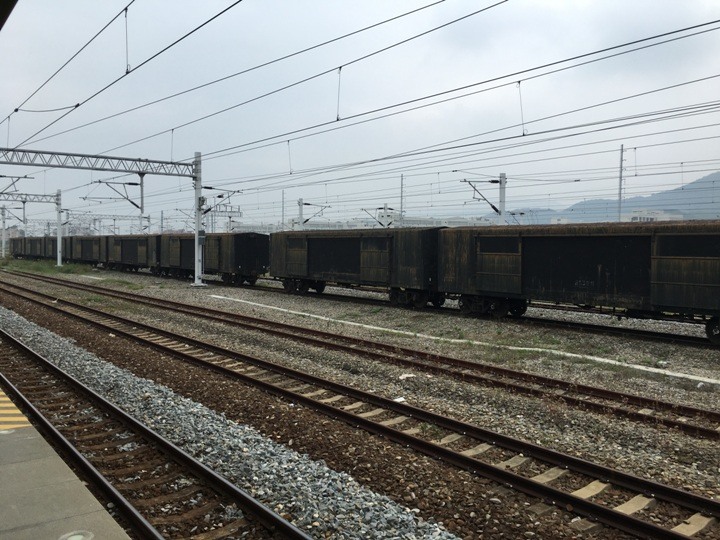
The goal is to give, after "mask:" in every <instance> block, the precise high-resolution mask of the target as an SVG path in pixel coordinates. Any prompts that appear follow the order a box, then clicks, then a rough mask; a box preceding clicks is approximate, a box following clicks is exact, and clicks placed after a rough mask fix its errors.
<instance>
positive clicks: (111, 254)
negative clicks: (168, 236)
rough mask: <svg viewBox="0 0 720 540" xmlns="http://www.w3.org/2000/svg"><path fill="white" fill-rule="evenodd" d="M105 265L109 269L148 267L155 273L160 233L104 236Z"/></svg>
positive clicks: (131, 269)
mask: <svg viewBox="0 0 720 540" xmlns="http://www.w3.org/2000/svg"><path fill="white" fill-rule="evenodd" d="M104 238H106V239H107V267H108V268H110V269H111V270H129V271H134V272H137V271H138V270H140V269H150V270H151V271H153V272H154V273H157V268H158V265H159V264H160V260H159V259H160V251H159V243H160V235H157V234H151V235H137V234H136V235H117V236H106V237H104Z"/></svg>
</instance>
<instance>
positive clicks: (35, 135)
mask: <svg viewBox="0 0 720 540" xmlns="http://www.w3.org/2000/svg"><path fill="white" fill-rule="evenodd" d="M242 1H243V0H236V1H235V2H233V3H232V4H231V5H230V6H228V7H226V8H225V9H223V10H222V11H220V12H219V13H217V14H215V15H213V16H212V17H210V18H209V19H208V20H206V21H205V22H203V23H202V24H200V25H198V26H196V27H195V28H193V29H192V30H190V31H189V32H187V33H185V34H184V35H183V36H181V37H179V38H178V39H176V40H175V41H173V42H172V43H170V44H169V45H167V46H165V47H164V48H162V49H161V50H160V51H158V52H156V53H155V54H153V55H152V56H150V57H149V58H146V59H145V60H143V61H142V62H141V63H140V64H138V65H137V66H135V67H134V68H132V69H127V70H126V72H125V73H124V74H123V75H121V76H120V77H118V78H116V79H115V80H113V81H112V82H110V83H108V84H107V85H105V86H104V87H102V88H101V89H100V90H98V91H96V92H95V93H93V94H91V95H90V96H89V97H87V98H85V99H84V100H82V101H80V102H78V104H77V105H76V106H75V107H73V108H72V109H71V110H70V111H68V112H66V113H65V114H63V115H62V116H60V117H59V118H56V119H55V120H53V121H52V122H50V123H49V124H47V125H46V126H45V127H43V128H41V129H39V130H38V131H36V132H35V133H34V134H32V135H31V136H30V137H28V138H26V139H25V140H23V141H22V142H21V143H19V144H18V145H17V146H16V147H15V148H19V147H21V146H22V145H23V144H26V143H30V142H31V141H32V140H33V139H34V138H35V137H37V136H38V135H39V134H40V133H43V132H44V131H45V130H46V129H48V128H50V127H51V126H53V125H55V124H56V123H57V122H59V121H60V120H62V119H63V118H65V117H66V116H67V115H68V114H70V113H71V112H72V111H74V110H76V109H78V108H79V107H81V106H82V105H85V104H86V103H88V102H89V101H91V100H93V99H95V98H96V97H97V96H99V95H100V94H102V93H103V92H106V91H107V90H108V89H110V88H112V87H113V86H115V85H116V84H117V83H118V82H120V81H121V80H123V79H124V78H125V77H127V76H129V75H131V74H132V73H135V72H136V71H137V70H139V69H140V68H142V67H143V66H145V65H147V64H148V63H150V62H152V61H153V60H155V59H156V58H157V57H159V56H160V55H162V54H164V53H165V52H167V51H168V50H170V49H172V48H173V47H175V46H176V45H178V44H179V43H180V42H182V41H184V40H185V39H187V38H188V37H190V36H191V35H193V34H194V33H195V32H197V31H199V30H200V29H202V28H204V27H205V26H207V25H208V24H210V23H211V22H212V21H214V20H215V19H217V18H218V17H220V16H222V15H224V14H225V13H227V12H228V11H230V10H231V9H232V8H234V7H235V6H237V5H238V4H239V3H240V2H242Z"/></svg>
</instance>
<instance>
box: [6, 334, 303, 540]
mask: <svg viewBox="0 0 720 540" xmlns="http://www.w3.org/2000/svg"><path fill="white" fill-rule="evenodd" d="M0 336H1V337H2V338H3V339H8V340H9V341H11V343H12V344H13V346H14V347H16V348H17V349H20V350H21V351H23V352H24V353H26V354H28V355H31V356H32V357H33V358H34V359H36V360H37V361H38V362H39V363H40V364H41V365H42V366H43V367H44V368H46V369H47V370H49V371H51V372H52V373H53V374H55V375H56V376H57V377H60V378H62V379H63V380H64V381H65V382H67V383H68V384H69V385H71V386H72V387H73V388H75V389H76V390H78V391H79V392H81V393H83V394H85V395H86V396H88V397H89V398H90V399H91V400H93V401H94V402H96V403H97V404H98V405H99V406H100V407H101V408H103V409H105V410H107V411H109V412H110V414H111V415H112V416H114V417H116V418H119V419H120V421H121V422H122V423H124V424H126V425H128V426H131V427H132V429H134V430H136V431H138V432H140V433H141V434H142V435H143V436H144V437H146V438H147V439H148V440H151V441H153V442H154V443H156V444H158V445H159V446H161V447H162V448H163V450H164V451H165V452H167V453H168V454H169V455H170V456H172V457H173V459H175V460H177V461H178V462H180V463H181V464H183V466H184V467H186V468H188V469H189V470H191V471H192V472H193V473H194V474H195V475H197V476H198V477H200V478H202V479H203V480H204V481H205V482H207V483H208V484H209V485H210V486H212V488H213V489H216V490H218V491H219V492H220V493H222V494H223V495H224V496H226V497H228V498H231V499H233V500H235V501H236V502H237V503H238V505H240V506H241V507H242V508H244V509H245V511H247V512H248V513H250V514H252V515H253V516H254V517H255V518H256V519H257V520H258V521H259V522H260V523H262V524H263V525H264V526H265V527H266V528H267V529H268V530H270V531H274V532H277V533H278V534H280V535H281V536H282V537H284V538H289V539H299V540H300V539H301V540H310V538H311V537H310V536H309V535H307V534H306V533H304V532H303V531H301V530H300V529H298V528H297V527H295V526H294V525H292V524H291V523H289V522H288V521H286V520H285V519H284V518H282V517H280V516H279V515H277V514H276V513H275V512H273V511H272V510H271V509H270V508H268V507H267V506H265V505H264V504H263V503H261V502H260V501H258V500H256V499H255V498H253V497H252V496H251V495H250V494H249V493H248V492H246V491H245V490H243V489H241V488H239V487H237V486H235V485H234V484H232V483H231V482H229V481H228V480H227V479H226V478H224V477H223V476H221V475H219V474H218V473H216V472H215V471H213V470H212V469H210V468H209V467H207V466H206V465H204V464H203V463H200V462H199V461H197V460H196V459H195V458H193V457H192V456H190V455H189V454H188V453H187V452H185V451H184V450H182V449H181V448H180V447H178V446H176V445H175V444H174V443H172V442H170V441H169V440H167V439H166V438H164V437H162V436H161V435H159V434H158V433H156V432H155V431H154V430H152V429H150V428H149V427H147V426H146V425H145V424H143V423H141V422H139V421H138V420H137V419H135V418H134V417H132V416H130V415H129V414H127V413H126V412H125V411H123V410H122V409H120V408H118V407H117V406H115V405H114V404H112V403H110V402H109V401H107V400H106V399H105V398H103V397H102V396H100V395H99V394H98V393H96V392H95V391H94V390H92V389H90V388H89V387H87V386H86V385H84V384H83V383H81V382H80V381H78V380H77V379H75V378H74V377H72V376H71V375H70V374H68V373H67V372H65V371H64V370H62V369H60V368H59V367H57V366H56V365H55V364H53V363H52V362H50V361H49V360H47V359H46V358H44V357H43V356H41V355H40V354H38V353H37V352H35V351H33V350H32V349H30V348H29V347H28V346H27V345H25V344H23V343H22V342H20V341H19V340H17V339H16V338H14V337H13V336H12V335H10V334H8V333H7V332H6V331H4V330H0ZM0 377H2V380H3V381H5V382H7V383H8V386H9V387H11V388H12V390H13V393H15V394H17V395H18V396H21V394H20V392H19V390H18V389H17V388H16V387H15V386H13V385H12V384H11V383H10V382H9V381H8V380H7V379H6V378H5V377H4V376H3V375H2V374H1V373H0ZM20 399H21V400H22V402H23V404H24V405H27V407H28V409H29V410H31V411H33V415H37V416H38V418H42V422H43V427H44V428H45V427H47V428H48V433H52V434H53V440H54V441H58V442H60V443H61V446H62V447H63V449H66V448H67V449H68V452H69V453H70V454H71V455H72V456H73V460H75V459H77V460H78V462H79V463H80V464H81V465H82V468H83V470H84V471H86V472H87V473H88V475H89V476H91V477H92V478H93V480H98V483H99V484H100V485H101V486H102V488H103V491H106V490H107V493H108V497H109V498H111V500H112V501H113V502H117V503H118V506H120V507H122V508H123V510H124V511H128V516H129V518H130V519H131V520H132V522H133V523H134V524H137V526H138V528H139V529H140V530H141V531H142V532H144V533H147V534H148V535H149V536H151V537H152V538H159V539H162V538H163V536H162V535H160V533H159V532H158V531H157V530H156V529H155V528H154V527H153V526H152V525H150V523H149V522H148V521H147V520H145V518H143V517H142V516H141V515H140V514H139V513H138V512H137V511H136V510H135V509H134V507H133V506H132V505H131V504H130V503H129V502H128V501H127V500H126V499H125V498H124V497H123V496H122V495H121V494H120V493H119V492H118V491H117V490H116V489H115V488H114V487H113V486H112V485H111V484H110V483H109V482H108V481H107V480H106V479H105V478H104V477H102V475H101V474H100V473H99V472H98V471H97V470H96V469H95V468H94V467H93V466H92V465H91V464H90V462H89V461H87V459H85V458H84V457H83V456H82V455H81V454H80V453H79V452H77V450H75V448H74V447H73V446H72V444H71V443H70V442H69V441H67V439H65V437H63V436H62V435H61V434H60V433H59V432H58V431H57V430H56V429H55V428H54V427H53V426H52V425H51V424H50V423H49V421H48V420H47V419H45V418H44V417H43V416H42V414H41V413H40V412H39V411H38V410H37V408H35V407H34V406H33V405H32V404H31V403H30V402H29V401H28V400H27V399H26V398H24V396H23V397H21V398H20ZM63 441H64V442H63Z"/></svg>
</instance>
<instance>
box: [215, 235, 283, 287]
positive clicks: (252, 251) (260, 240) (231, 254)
mask: <svg viewBox="0 0 720 540" xmlns="http://www.w3.org/2000/svg"><path fill="white" fill-rule="evenodd" d="M269 249H270V237H269V236H268V235H267V234H260V233H210V234H208V235H207V236H206V237H205V245H204V248H203V263H204V264H203V266H204V273H206V274H217V275H219V276H220V277H221V278H222V280H223V282H224V283H227V284H237V285H240V284H242V283H243V282H247V283H248V284H250V285H255V282H256V281H257V279H258V276H260V275H262V274H265V273H266V272H267V270H268V266H269V264H270V262H269V257H270V256H269Z"/></svg>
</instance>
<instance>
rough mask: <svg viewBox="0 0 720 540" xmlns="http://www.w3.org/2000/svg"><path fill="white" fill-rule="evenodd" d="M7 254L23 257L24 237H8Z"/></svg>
mask: <svg viewBox="0 0 720 540" xmlns="http://www.w3.org/2000/svg"><path fill="white" fill-rule="evenodd" d="M8 254H9V255H10V256H11V257H13V258H15V259H25V258H27V257H26V254H25V238H24V237H22V236H17V237H15V238H11V239H10V247H9V251H8Z"/></svg>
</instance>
